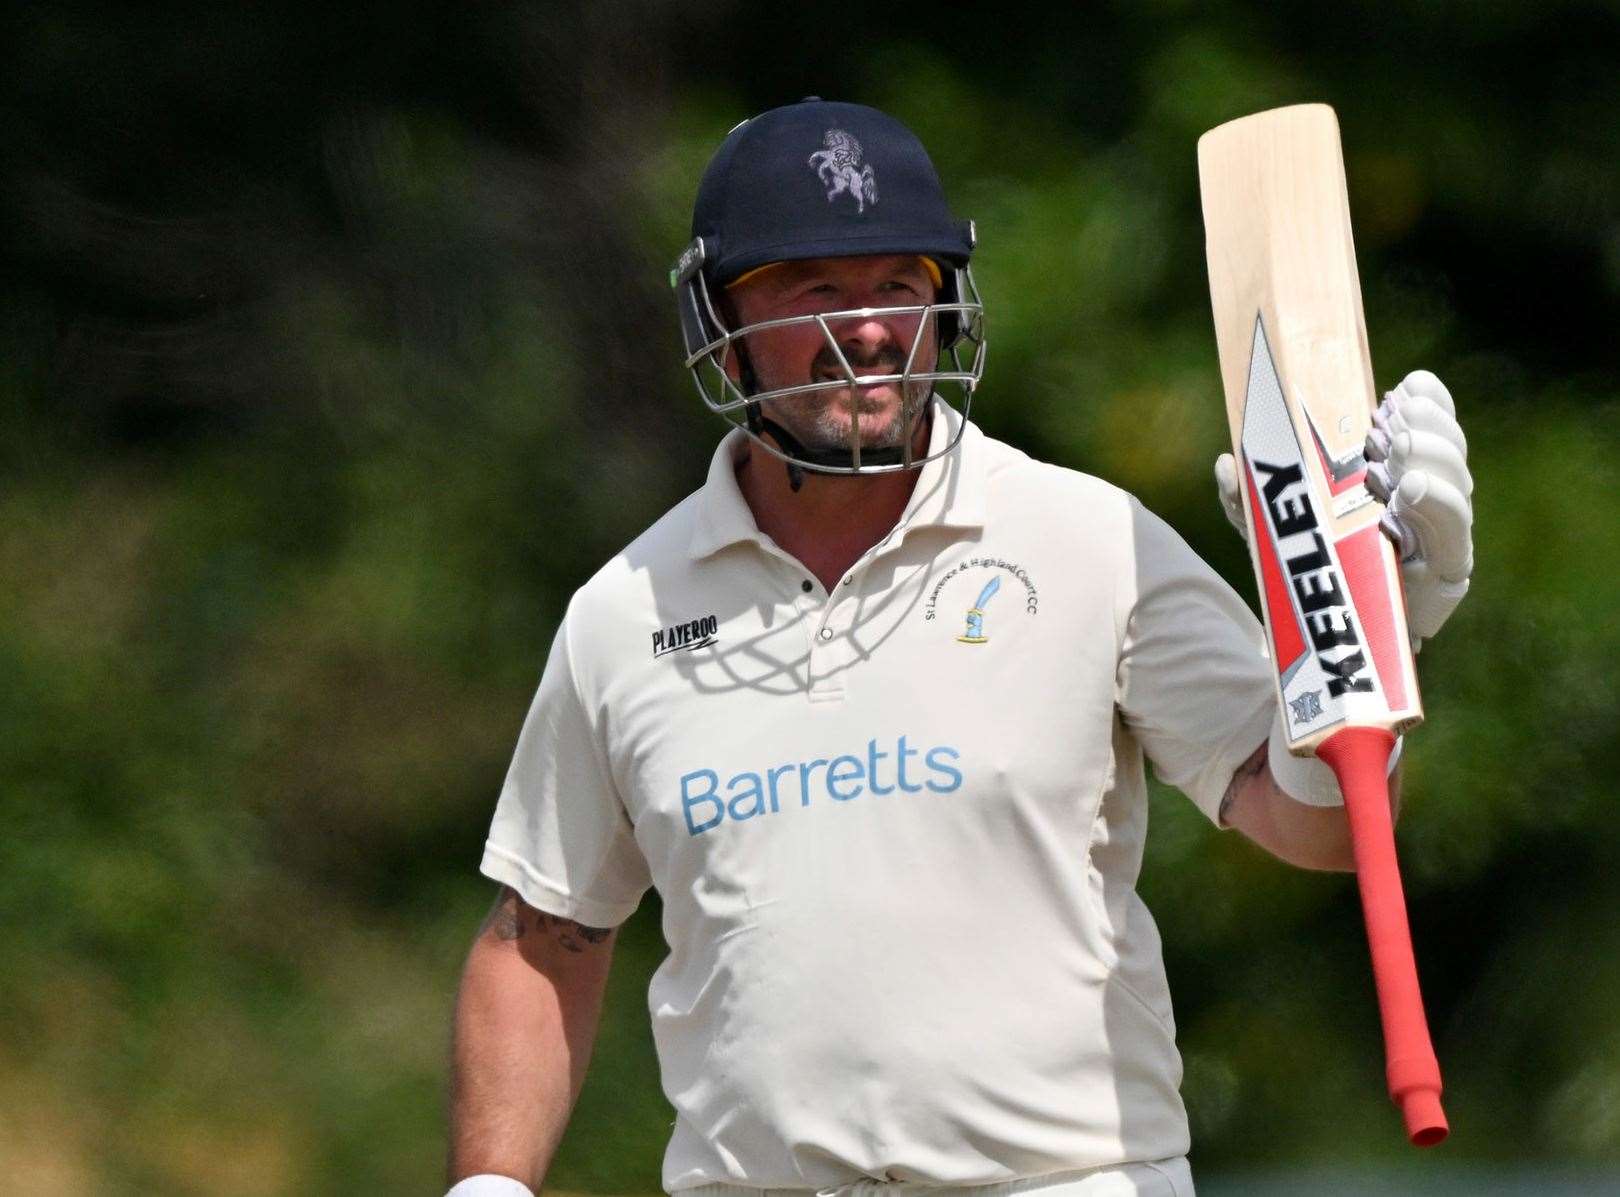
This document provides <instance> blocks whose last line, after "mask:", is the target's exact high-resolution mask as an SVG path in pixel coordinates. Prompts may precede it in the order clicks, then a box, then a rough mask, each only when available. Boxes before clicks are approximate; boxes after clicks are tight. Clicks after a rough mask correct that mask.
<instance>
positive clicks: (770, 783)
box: [680, 736, 962, 835]
mask: <svg viewBox="0 0 1620 1197" xmlns="http://www.w3.org/2000/svg"><path fill="white" fill-rule="evenodd" d="M961 759H962V754H961V753H960V752H958V751H957V750H956V749H954V748H952V747H951V746H950V745H949V744H936V745H935V746H934V747H932V748H926V749H924V748H913V747H912V746H911V745H910V743H909V742H908V741H907V739H906V737H905V736H901V737H900V738H899V739H898V740H897V741H895V742H894V743H893V744H892V745H891V746H890V747H889V749H888V750H886V751H885V750H880V749H879V748H878V742H877V741H876V740H868V741H867V742H866V749H865V751H864V752H860V751H857V752H854V753H845V754H843V755H841V756H833V757H814V758H812V759H810V760H804V761H789V762H787V763H786V764H781V765H769V766H766V767H765V768H762V769H758V770H752V769H749V770H744V771H743V772H740V773H734V774H732V775H731V776H730V777H728V778H726V780H725V782H724V784H722V783H721V780H720V773H719V772H718V771H717V770H714V769H694V770H692V772H690V773H684V774H682V775H681V780H680V787H681V814H682V815H683V816H684V817H685V819H686V830H687V834H689V835H702V834H703V833H704V832H705V831H710V830H713V829H714V828H716V827H718V826H720V824H722V823H724V822H725V821H726V820H727V819H730V820H732V821H733V822H738V823H740V822H742V821H743V820H744V819H752V818H754V817H755V816H756V815H775V814H780V813H781V812H782V809H783V808H784V807H788V808H792V807H793V806H794V805H795V803H794V800H795V799H797V800H798V801H797V805H798V806H799V807H800V808H805V807H811V806H818V805H825V804H826V803H827V801H828V800H831V801H833V802H853V801H854V800H855V799H857V798H860V797H861V796H862V795H871V796H873V797H876V798H884V797H887V796H889V795H891V794H902V795H903V794H921V793H924V792H927V793H932V794H950V793H954V792H955V791H957V790H959V789H961V788H962V770H961V769H960V768H958V767H957V762H958V761H960V760H961ZM885 761H892V762H893V764H892V765H885V764H884V762H885ZM897 800H899V799H897Z"/></svg>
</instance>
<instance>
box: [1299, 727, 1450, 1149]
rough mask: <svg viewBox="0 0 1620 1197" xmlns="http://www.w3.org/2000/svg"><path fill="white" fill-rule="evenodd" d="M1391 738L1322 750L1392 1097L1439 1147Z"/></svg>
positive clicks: (1414, 1134) (1360, 737) (1424, 1138)
mask: <svg viewBox="0 0 1620 1197" xmlns="http://www.w3.org/2000/svg"><path fill="white" fill-rule="evenodd" d="M1394 745H1395V737H1394V735H1392V734H1391V733H1390V732H1387V731H1385V730H1384V729H1382V728H1377V727H1347V728H1345V729H1343V730H1342V731H1338V732H1335V733H1334V734H1333V735H1331V736H1329V737H1328V738H1327V739H1326V740H1325V741H1323V742H1322V744H1321V745H1319V746H1318V747H1317V749H1316V755H1317V756H1318V757H1320V758H1321V759H1322V760H1324V761H1326V762H1327V764H1328V766H1329V767H1330V768H1331V769H1332V770H1333V773H1334V776H1336V777H1337V778H1338V779H1339V788H1340V789H1341V790H1342V791H1343V792H1344V807H1345V812H1346V813H1347V814H1348V816H1349V819H1350V841H1351V844H1352V846H1353V848H1354V851H1355V857H1356V881H1357V884H1358V885H1359V886H1360V887H1361V909H1362V913H1363V915H1364V916H1365V917H1366V920H1367V944H1368V947H1369V948H1370V949H1371V951H1372V967H1373V980H1374V982H1375V983H1376V985H1377V987H1378V1012H1379V1015H1380V1016H1381V1017H1382V1019H1383V1024H1384V1059H1385V1073H1386V1076H1387V1077H1388V1080H1389V1096H1390V1098H1391V1099H1392V1100H1393V1101H1394V1102H1395V1104H1396V1105H1397V1106H1399V1107H1400V1110H1401V1117H1402V1118H1403V1119H1404V1121H1405V1123H1406V1133H1407V1137H1408V1138H1410V1139H1411V1140H1412V1143H1413V1144H1414V1145H1415V1146H1418V1147H1432V1146H1433V1145H1434V1144H1436V1143H1438V1142H1440V1141H1441V1140H1442V1139H1444V1138H1445V1137H1446V1135H1447V1134H1448V1133H1449V1132H1450V1127H1449V1126H1447V1124H1446V1116H1445V1113H1444V1112H1443V1111H1442V1110H1441V1108H1440V1062H1439V1061H1438V1060H1436V1059H1435V1055H1434V1045H1433V1044H1432V1043H1431V1042H1430V1040H1429V1024H1428V1020H1427V1019H1426V1018H1425V1017H1424V1015H1423V994H1422V992H1421V991H1420V990H1419V988H1418V978H1417V962H1416V960H1414V959H1413V957H1412V932H1411V928H1410V927H1408V925H1407V922H1406V895H1405V893H1404V891H1403V890H1402V888H1401V870H1400V865H1399V864H1398V863H1397V862H1396V860H1395V825H1394V822H1393V821H1392V820H1391V818H1390V813H1389V780H1388V772H1389V754H1390V751H1391V750H1392V749H1393V747H1394Z"/></svg>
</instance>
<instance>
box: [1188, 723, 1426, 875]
mask: <svg viewBox="0 0 1620 1197" xmlns="http://www.w3.org/2000/svg"><path fill="white" fill-rule="evenodd" d="M1266 749H1267V746H1266V744H1265V743H1263V742H1262V743H1261V745H1260V747H1258V748H1256V749H1255V750H1254V751H1253V752H1252V753H1250V754H1249V759H1248V760H1246V761H1244V762H1243V763H1242V764H1241V765H1239V766H1238V768H1237V772H1236V773H1234V774H1232V782H1231V784H1230V785H1228V786H1227V787H1226V795H1225V796H1224V797H1223V798H1222V799H1221V809H1220V823H1221V826H1222V827H1235V828H1236V829H1237V830H1239V831H1241V832H1242V833H1243V834H1244V835H1245V836H1247V837H1248V838H1249V839H1251V840H1253V841H1254V842H1255V843H1256V844H1259V845H1260V847H1262V848H1264V849H1265V850H1266V851H1267V852H1270V853H1271V854H1272V855H1273V856H1275V857H1277V858H1278V859H1279V860H1284V861H1287V862H1288V863H1289V864H1291V865H1298V866H1299V867H1300V868H1302V869H1332V870H1337V871H1340V872H1350V871H1352V870H1353V869H1354V868H1355V867H1356V863H1355V855H1354V853H1353V851H1352V849H1351V846H1350V823H1349V820H1348V819H1346V818H1345V815H1344V807H1342V806H1309V805H1307V804H1305V803H1303V802H1296V801H1294V799H1292V798H1290V797H1289V796H1288V795H1287V794H1286V793H1284V792H1283V790H1282V788H1281V787H1280V786H1278V785H1277V779H1276V778H1274V777H1273V776H1272V775H1271V764H1270V760H1269V756H1268V753H1267V751H1266ZM1389 805H1390V818H1391V821H1393V820H1395V819H1398V818H1399V817H1400V813H1401V771H1400V768H1399V766H1397V767H1396V769H1395V773H1394V774H1393V776H1391V777H1390V779H1389Z"/></svg>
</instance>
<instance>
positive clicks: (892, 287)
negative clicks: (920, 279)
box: [883, 278, 917, 295]
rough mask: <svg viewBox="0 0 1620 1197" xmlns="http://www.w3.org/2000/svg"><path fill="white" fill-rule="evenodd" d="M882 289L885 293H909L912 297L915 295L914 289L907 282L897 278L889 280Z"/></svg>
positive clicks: (915, 290) (915, 289)
mask: <svg viewBox="0 0 1620 1197" xmlns="http://www.w3.org/2000/svg"><path fill="white" fill-rule="evenodd" d="M883 289H884V290H885V291H909V292H910V293H911V294H913V295H916V294H917V288H916V287H914V286H912V285H911V284H910V283H908V282H905V281H904V280H903V279H897V278H895V279H890V280H889V281H888V282H886V283H884V284H883Z"/></svg>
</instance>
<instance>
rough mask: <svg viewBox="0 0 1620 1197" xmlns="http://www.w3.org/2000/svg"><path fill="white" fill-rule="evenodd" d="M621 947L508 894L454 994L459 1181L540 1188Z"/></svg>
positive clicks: (453, 1150) (609, 933)
mask: <svg viewBox="0 0 1620 1197" xmlns="http://www.w3.org/2000/svg"><path fill="white" fill-rule="evenodd" d="M613 941H614V931H613V929H611V928H600V927H586V926H582V925H581V924H579V923H576V922H573V921H571V920H569V919H564V918H558V917H556V916H555V915H550V914H546V913H544V912H543V911H539V910H536V909H535V908H534V907H532V906H530V905H528V904H527V903H526V902H524V901H523V899H522V898H520V897H518V895H517V893H516V892H515V891H514V890H513V889H512V888H511V887H510V886H502V887H501V892H500V896H499V897H498V898H496V900H495V905H494V907H493V908H492V909H491V910H490V912H489V917H488V918H486V919H485V920H484V925H483V926H482V927H481V928H479V931H478V937H477V938H476V939H475V940H474V941H473V946H472V950H471V952H469V953H468V955H467V963H466V966H465V968H464V969H463V970H462V974H461V987H460V989H459V990H458V992H457V994H456V1010H455V1034H454V1045H453V1048H452V1060H451V1087H450V1183H451V1184H455V1183H456V1182H457V1181H459V1180H462V1179H465V1178H466V1177H469V1176H476V1175H478V1174H480V1173H494V1174H497V1175H501V1176H510V1177H513V1178H514V1179H517V1180H521V1181H522V1182H523V1183H525V1184H527V1185H529V1186H530V1187H532V1188H534V1189H535V1190H537V1191H538V1190H539V1188H540V1183H541V1181H542V1180H543V1179H544V1177H545V1173H546V1169H547V1168H549V1167H550V1166H551V1159H552V1156H553V1155H554V1154H555V1153H556V1150H557V1144H558V1142H560V1141H561V1139H562V1134H563V1128H564V1127H565V1126H567V1124H568V1116H569V1114H570V1112H571V1111H572V1110H573V1108H574V1101H575V1100H576V1099H577V1098H578V1097H579V1090H580V1086H581V1085H582V1084H583V1083H584V1080H585V1066H586V1065H587V1064H588V1063H589V1062H590V1057H591V1046H592V1044H593V1043H594V1042H595V1040H596V1026H597V1018H598V1016H599V1015H600V1013H601V1009H602V992H603V989H604V987H605V985H606V982H607V976H608V966H609V965H610V964H611V963H612V960H613Z"/></svg>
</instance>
